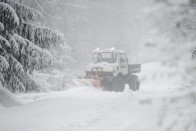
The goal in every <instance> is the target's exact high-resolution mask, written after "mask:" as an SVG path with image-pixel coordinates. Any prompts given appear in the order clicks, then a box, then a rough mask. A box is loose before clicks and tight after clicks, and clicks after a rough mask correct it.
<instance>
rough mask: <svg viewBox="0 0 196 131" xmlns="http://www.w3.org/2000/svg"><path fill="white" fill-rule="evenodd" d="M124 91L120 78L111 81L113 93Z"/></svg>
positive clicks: (123, 84)
mask: <svg viewBox="0 0 196 131" xmlns="http://www.w3.org/2000/svg"><path fill="white" fill-rule="evenodd" d="M124 90H125V81H124V80H123V78H122V77H116V78H114V79H113V91H116V92H123V91H124Z"/></svg>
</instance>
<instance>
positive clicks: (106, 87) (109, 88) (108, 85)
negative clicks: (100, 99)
mask: <svg viewBox="0 0 196 131" xmlns="http://www.w3.org/2000/svg"><path fill="white" fill-rule="evenodd" d="M102 86H103V89H104V90H106V91H112V90H113V81H112V80H103V81H102Z"/></svg>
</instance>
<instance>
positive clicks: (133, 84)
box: [85, 48, 141, 92]
mask: <svg viewBox="0 0 196 131" xmlns="http://www.w3.org/2000/svg"><path fill="white" fill-rule="evenodd" d="M140 71H141V65H140V64H132V65H130V64H129V61H128V58H127V56H126V52H125V51H121V50H116V49H114V48H111V49H105V50H100V49H99V48H97V49H96V50H94V51H92V53H91V55H90V64H89V65H88V66H87V67H86V76H85V79H86V80H89V81H91V82H92V85H93V86H95V87H100V88H103V89H104V90H108V91H116V92H123V91H124V89H125V84H128V85H129V89H131V90H133V91H137V90H139V86H140V81H139V78H138V76H137V75H136V74H137V73H139V72H140Z"/></svg>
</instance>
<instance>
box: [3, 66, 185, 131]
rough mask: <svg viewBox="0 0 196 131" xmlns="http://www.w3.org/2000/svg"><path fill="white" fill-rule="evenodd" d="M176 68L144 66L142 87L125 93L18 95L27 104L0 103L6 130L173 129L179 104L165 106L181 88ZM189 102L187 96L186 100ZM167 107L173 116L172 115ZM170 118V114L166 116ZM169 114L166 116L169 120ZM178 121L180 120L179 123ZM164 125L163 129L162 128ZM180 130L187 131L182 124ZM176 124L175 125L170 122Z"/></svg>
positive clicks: (81, 90) (77, 89) (87, 91)
mask: <svg viewBox="0 0 196 131" xmlns="http://www.w3.org/2000/svg"><path fill="white" fill-rule="evenodd" d="M175 74H176V73H175V69H170V68H168V67H164V66H162V65H161V64H160V63H158V62H155V63H149V64H144V65H143V66H142V72H141V73H140V79H141V81H142V83H141V90H140V91H138V92H132V91H130V90H129V89H128V87H126V90H125V91H124V92H122V93H116V92H107V91H102V90H100V89H94V88H92V87H74V88H71V89H69V90H67V91H61V92H60V91H59V92H49V93H40V94H17V95H16V96H17V97H18V98H19V100H20V101H21V102H22V103H23V105H22V106H16V107H11V108H5V107H2V108H0V130H1V131H160V130H166V129H165V127H168V129H170V125H168V126H167V125H166V126H164V124H167V122H168V123H170V121H172V120H173V118H174V117H175V111H176V110H175V109H176V108H175V107H179V106H180V105H177V104H173V105H172V104H169V105H166V104H165V103H166V101H167V98H168V97H170V96H171V94H175V93H176V92H178V88H179V87H180V85H181V83H180V81H181V79H180V77H179V76H177V75H175ZM185 103H187V101H186V100H185ZM165 106H167V107H168V109H167V110H169V111H167V112H168V113H167V114H169V115H171V117H167V115H166V112H165V110H164V109H165V108H166V107H165ZM0 107H1V106H0ZM163 117H166V118H163ZM164 119H166V120H167V122H166V123H165V121H164ZM174 125H175V123H174ZM163 126H164V128H163ZM178 126H179V128H177V129H178V130H176V131H184V129H183V128H181V127H180V125H178ZM171 128H173V127H171Z"/></svg>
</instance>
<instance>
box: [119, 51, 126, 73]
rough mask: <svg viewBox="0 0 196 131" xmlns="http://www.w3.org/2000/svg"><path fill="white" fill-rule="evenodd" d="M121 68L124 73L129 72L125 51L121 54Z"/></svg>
mask: <svg viewBox="0 0 196 131" xmlns="http://www.w3.org/2000/svg"><path fill="white" fill-rule="evenodd" d="M120 70H121V72H122V74H123V75H127V74H128V61H127V57H126V55H125V54H124V53H121V54H120Z"/></svg>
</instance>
